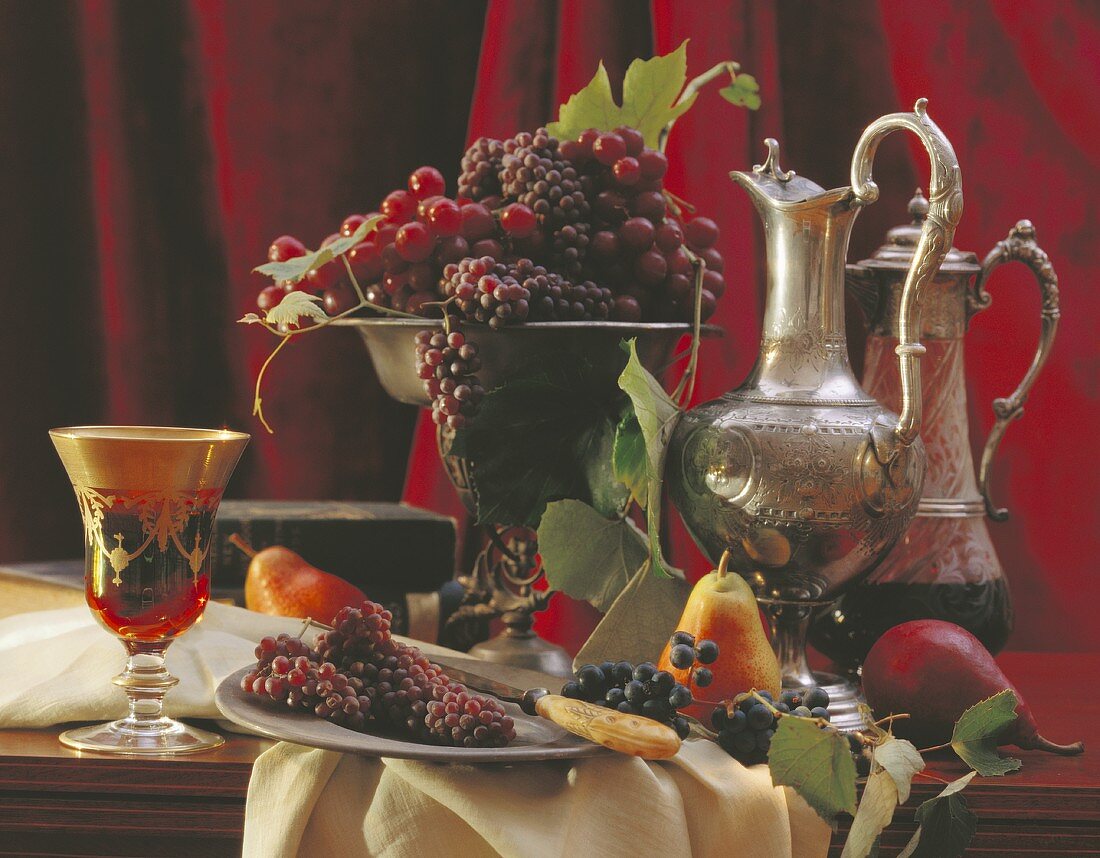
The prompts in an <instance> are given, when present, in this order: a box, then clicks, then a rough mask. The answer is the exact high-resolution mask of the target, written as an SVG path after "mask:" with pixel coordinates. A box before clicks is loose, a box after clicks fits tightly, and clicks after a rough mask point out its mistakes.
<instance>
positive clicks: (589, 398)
mask: <svg viewBox="0 0 1100 858" xmlns="http://www.w3.org/2000/svg"><path fill="white" fill-rule="evenodd" d="M613 390H614V389H613V388H612V389H611V391H609V390H608V383H607V371H606V369H605V368H600V369H599V370H596V369H594V368H593V367H591V366H590V365H589V364H588V363H587V362H585V361H584V360H583V359H581V358H579V357H577V356H576V355H572V354H569V353H560V354H558V355H557V357H556V358H555V359H553V360H546V359H544V360H542V361H541V362H540V364H539V365H538V366H537V367H531V368H529V369H523V368H520V369H518V370H517V371H516V373H515V374H514V375H513V376H512V378H511V379H509V380H508V381H507V382H506V383H505V384H503V385H501V386H500V387H498V388H496V389H495V390H492V391H490V392H489V393H488V395H486V397H485V399H484V400H483V401H482V403H481V406H480V408H479V410H478V414H477V419H476V420H472V421H471V422H470V424H469V425H468V426H467V427H466V428H464V429H461V430H459V431H458V432H457V433H456V434H455V439H454V443H453V445H452V448H451V449H452V452H453V453H454V454H455V455H459V456H464V457H466V458H467V459H469V460H470V462H471V463H472V467H473V479H474V484H475V486H476V499H477V520H478V523H479V524H515V525H526V526H529V527H537V526H538V523H539V519H541V518H542V514H543V510H544V509H545V508H546V505H547V504H548V503H550V502H551V501H556V500H562V499H563V498H574V499H577V500H581V501H584V502H585V503H591V502H593V500H594V499H599V502H600V503H601V506H610V505H612V499H613V498H614V497H615V496H616V492H618V496H619V497H622V498H625V493H626V492H625V489H618V490H617V489H616V488H615V487H614V486H613V485H610V483H613V482H615V479H614V475H613V473H612V468H611V463H610V459H611V439H613V438H614V432H615V423H616V422H617V419H618V414H619V411H620V410H621V408H620V403H619V402H618V401H615V399H616V397H615V396H614V394H613ZM600 463H602V466H601V464H600Z"/></svg>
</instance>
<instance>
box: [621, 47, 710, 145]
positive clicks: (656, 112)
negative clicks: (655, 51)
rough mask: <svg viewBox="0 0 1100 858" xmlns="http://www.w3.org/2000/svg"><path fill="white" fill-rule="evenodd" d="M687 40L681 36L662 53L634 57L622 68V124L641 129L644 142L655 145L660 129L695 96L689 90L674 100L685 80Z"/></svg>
mask: <svg viewBox="0 0 1100 858" xmlns="http://www.w3.org/2000/svg"><path fill="white" fill-rule="evenodd" d="M687 44H688V40H687V39H685V40H684V41H683V42H681V43H680V47H678V48H677V49H676V50H674V51H672V52H671V53H668V54H665V55H664V56H658V57H653V58H652V59H648V60H641V59H637V60H634V62H632V63H631V64H630V66H629V67H628V68H627V70H626V75H625V77H624V78H623V118H624V120H625V123H624V124H626V125H630V126H632V127H634V128H637V129H638V130H639V131H641V132H642V136H644V137H645V142H646V145H647V146H652V147H656V146H657V138H658V137H659V136H660V133H661V129H662V128H664V127H665V126H666V125H668V123H670V122H672V121H673V120H674V119H676V118H678V117H680V116H682V115H683V114H684V113H686V112H687V111H688V110H689V109H690V108H691V106H692V105H693V104H694V103H695V99H696V97H697V96H698V93H692V94H691V96H689V97H688V98H686V99H685V100H684V101H683V102H681V103H679V104H677V103H676V99H677V98H678V97H679V95H680V93H681V92H682V91H683V89H684V85H685V84H686V83H687Z"/></svg>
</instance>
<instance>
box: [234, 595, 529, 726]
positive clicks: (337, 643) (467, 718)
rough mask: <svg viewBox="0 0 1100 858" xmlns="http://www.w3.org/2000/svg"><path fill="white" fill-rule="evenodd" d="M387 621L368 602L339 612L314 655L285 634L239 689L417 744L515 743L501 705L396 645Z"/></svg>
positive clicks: (266, 643)
mask: <svg viewBox="0 0 1100 858" xmlns="http://www.w3.org/2000/svg"><path fill="white" fill-rule="evenodd" d="M392 619H393V617H392V615H391V614H390V612H389V611H387V610H385V609H384V608H383V607H382V606H381V605H379V604H377V603H375V602H370V601H367V602H364V603H363V604H362V605H361V606H360V607H359V608H354V607H345V608H342V609H341V610H340V612H339V613H338V614H337V615H336V617H335V618H334V619H333V623H332V625H333V629H332V631H325V632H321V633H319V634H318V635H317V640H316V642H315V645H314V647H313V648H312V649H311V648H310V647H308V646H306V645H305V644H304V643H302V641H300V640H298V639H297V638H292V637H289V636H285V635H280V637H279V638H264V640H262V641H261V642H260V646H259V647H257V650H256V652H257V663H256V666H255V668H254V669H253V670H251V671H249V673H248V674H246V675H245V677H244V678H243V679H242V680H241V687H242V688H243V689H244V690H245V691H248V692H251V693H254V694H260V695H263V696H265V697H268V698H270V699H272V700H275V701H278V702H282V703H285V704H286V705H287V706H289V707H290V708H292V709H307V710H310V711H312V712H313V713H314V714H315V715H318V716H319V717H322V718H326V719H328V720H330V721H332V722H333V723H336V724H339V725H341V726H343V727H348V728H349V729H353V730H364V729H366V728H367V725H368V724H369V723H371V722H376V723H379V724H383V725H387V726H391V727H393V728H395V729H397V730H399V731H401V732H403V733H405V734H406V735H408V736H409V737H410V738H413V739H416V740H418V741H422V742H427V743H432V744H437V745H452V746H456V747H467V748H496V747H503V746H504V745H506V744H508V742H510V741H511V740H512V739H514V738H515V735H516V731H515V724H514V722H513V720H512V718H511V717H510V716H509V715H508V714H507V712H506V711H505V710H504V707H503V706H502V705H501V704H500V702H499V701H497V700H496V699H494V698H491V697H485V696H482V695H479V694H475V693H473V692H471V691H469V690H468V689H467V688H466V687H465V686H464V685H461V684H459V683H454V682H451V681H450V680H449V679H448V678H447V676H446V674H445V673H444V672H443V670H442V668H440V667H439V666H438V665H436V664H433V663H432V662H431V661H430V660H429V659H428V658H427V657H426V656H425V655H424V654H423V653H422V652H421V651H420V650H419V649H418V648H417V647H414V646H409V645H407V644H402V643H400V642H398V641H396V640H394V639H393V638H392V637H391V636H390V623H391V621H392ZM280 645H281V649H280Z"/></svg>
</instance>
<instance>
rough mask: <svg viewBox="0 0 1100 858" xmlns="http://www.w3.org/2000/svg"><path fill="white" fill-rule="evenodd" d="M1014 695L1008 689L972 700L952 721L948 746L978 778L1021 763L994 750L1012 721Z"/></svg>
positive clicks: (1014, 714) (1012, 767)
mask: <svg viewBox="0 0 1100 858" xmlns="http://www.w3.org/2000/svg"><path fill="white" fill-rule="evenodd" d="M1018 702H1019V701H1018V700H1017V699H1016V695H1015V694H1014V693H1013V692H1012V689H1010V688H1006V689H1005V690H1004V691H1002V692H1000V693H998V694H994V695H993V696H992V697H990V698H988V699H986V700H983V701H981V702H980V703H975V704H974V705H973V706H971V707H970V708H969V709H967V710H966V711H965V712H963V714H962V716H961V717H960V718H959V720H958V721H956V722H955V729H954V731H953V732H952V733H951V748H952V749H953V750H954V751H955V753H956V754H958V755H959V757H961V758H962V761H963V762H964V763H966V764H967V765H969V766H970V767H971V768H972V769H974V770H975V771H977V772H978V774H980V775H981V776H982V777H992V776H995V775H1003V774H1006V773H1007V772H1013V771H1015V770H1016V769H1018V768H1020V766H1022V765H1023V763H1022V762H1020V761H1019V760H1017V759H1015V758H1014V757H1002V756H1001V755H1000V754H999V753H997V739H998V737H999V736H1000V735H1001V734H1002V733H1003V732H1004V730H1005V728H1006V727H1008V725H1009V724H1011V723H1012V722H1013V721H1015V720H1016V706H1017V704H1018Z"/></svg>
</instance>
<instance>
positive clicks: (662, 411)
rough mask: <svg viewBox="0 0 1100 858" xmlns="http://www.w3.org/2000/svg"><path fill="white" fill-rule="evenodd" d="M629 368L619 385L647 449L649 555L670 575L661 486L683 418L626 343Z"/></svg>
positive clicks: (631, 343) (660, 570) (661, 572)
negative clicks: (663, 540)
mask: <svg viewBox="0 0 1100 858" xmlns="http://www.w3.org/2000/svg"><path fill="white" fill-rule="evenodd" d="M627 353H628V354H629V359H628V360H627V364H626V369H624V370H623V372H622V375H620V376H619V387H621V388H622V389H623V390H624V391H625V392H626V394H627V396H629V397H630V401H631V402H632V403H633V405H634V415H635V417H637V419H638V426H639V427H640V428H641V430H642V438H643V439H644V440H645V450H646V483H647V488H646V502H645V508H646V530H647V531H648V532H649V555H650V560H651V561H652V564H653V569H654V571H656V572H657V573H658V574H659V575H665V576H668V575H670V574H671V573H670V572H669V571H668V569H667V567H666V565H665V560H664V556H663V554H662V552H661V485H662V482H661V481H662V476H663V473H664V467H665V455H666V453H667V452H668V441H669V438H671V437H672V430H673V429H675V428H676V422H677V421H678V420H679V419H680V414H681V412H680V410H679V409H678V408H677V407H676V403H675V402H673V401H672V399H671V398H670V397H669V395H668V394H667V393H665V389H664V388H663V387H661V383H660V382H659V381H657V379H656V378H654V377H653V375H652V374H651V373H650V372H649V370H647V369H646V368H645V367H644V366H642V362H641V361H640V360H639V359H638V349H637V344H636V342H635V341H634V340H630V341H629V343H628V344H627Z"/></svg>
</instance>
